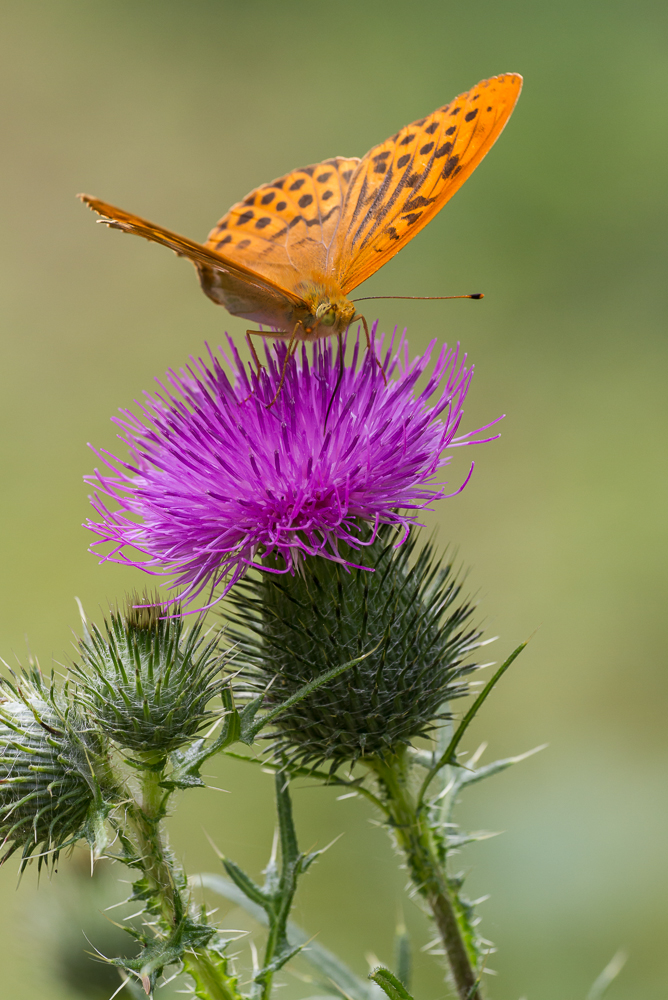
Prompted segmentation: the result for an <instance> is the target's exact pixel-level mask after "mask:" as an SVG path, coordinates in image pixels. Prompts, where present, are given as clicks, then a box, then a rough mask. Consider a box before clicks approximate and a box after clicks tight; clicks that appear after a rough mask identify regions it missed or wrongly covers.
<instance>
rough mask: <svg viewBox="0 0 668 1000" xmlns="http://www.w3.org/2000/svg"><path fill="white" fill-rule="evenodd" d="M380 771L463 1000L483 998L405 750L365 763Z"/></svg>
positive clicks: (387, 802)
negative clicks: (418, 798)
mask: <svg viewBox="0 0 668 1000" xmlns="http://www.w3.org/2000/svg"><path fill="white" fill-rule="evenodd" d="M366 764H367V767H369V768H370V769H371V770H372V771H373V772H374V773H375V775H376V777H377V779H378V782H379V785H380V790H381V793H382V797H383V799H384V804H385V806H386V808H387V810H388V812H389V815H390V823H391V824H392V828H393V830H394V834H395V837H396V839H397V843H398V845H399V847H400V848H401V850H402V851H403V853H404V855H405V856H406V860H407V861H408V866H409V870H410V873H411V878H412V880H413V882H414V883H415V886H416V887H417V890H418V892H419V893H420V895H421V896H422V897H423V898H424V899H425V900H426V902H427V904H428V906H429V908H430V910H431V912H432V914H433V917H434V921H435V923H436V927H437V928H438V933H439V935H440V938H441V941H442V942H443V947H444V949H445V953H446V955H447V958H448V964H449V967H450V972H451V974H452V979H453V981H454V985H455V987H456V990H457V994H458V996H459V998H460V1000H482V991H481V988H480V982H479V976H478V973H477V971H476V968H475V959H474V957H473V956H472V955H470V954H469V952H468V950H467V947H466V943H465V941H464V938H463V936H462V932H461V929H460V926H459V922H458V920H457V909H456V905H455V900H454V898H453V894H452V891H451V889H450V885H449V882H448V876H447V872H446V871H445V870H444V868H443V866H442V864H441V862H440V860H439V857H438V853H437V850H436V845H435V844H434V840H433V836H432V833H431V830H430V829H429V825H428V823H427V821H426V815H425V811H424V810H423V809H420V808H419V806H418V801H417V796H416V795H415V793H414V792H413V790H412V789H411V787H410V780H409V760H408V756H407V751H406V749H405V748H403V749H401V750H400V751H398V752H397V753H396V754H395V755H394V756H392V757H389V756H388V757H387V758H386V759H385V760H381V759H380V758H374V759H373V760H367V761H366Z"/></svg>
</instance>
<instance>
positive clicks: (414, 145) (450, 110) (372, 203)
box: [328, 73, 522, 294]
mask: <svg viewBox="0 0 668 1000" xmlns="http://www.w3.org/2000/svg"><path fill="white" fill-rule="evenodd" d="M521 88H522V77H521V76H518V75H517V74H515V73H507V74H505V75H504V76H495V77H492V78H491V79H489V80H483V81H482V82H481V83H479V84H478V85H477V86H476V87H474V88H473V89H472V90H469V91H467V92H466V93H465V94H460V95H459V97H456V98H455V100H454V101H452V102H451V103H450V104H446V105H445V107H443V108H439V109H438V110H437V111H435V112H434V113H433V114H431V115H429V116H428V117H427V118H422V119H420V121H417V122H413V123H412V124H411V125H407V126H406V127H405V128H403V129H402V130H401V131H400V132H398V133H397V134H396V135H394V136H392V137H391V138H390V139H387V140H386V142H383V143H381V145H380V146H375V147H374V148H373V149H371V150H370V151H369V152H368V153H367V154H366V156H364V157H363V158H362V160H361V161H360V164H359V166H358V168H357V170H356V171H355V174H354V175H353V177H352V179H351V182H350V186H349V188H348V192H347V195H346V199H345V202H344V205H343V211H342V213H341V224H340V227H339V231H338V234H337V236H336V239H335V241H334V243H333V245H332V248H331V255H330V264H329V268H328V270H329V273H330V274H331V275H332V277H334V278H335V279H336V280H337V281H338V282H339V284H340V286H341V288H342V290H343V292H344V293H345V294H347V293H348V292H349V291H351V289H353V288H355V287H356V286H357V285H359V284H360V282H362V281H364V280H365V278H368V277H369V276H370V275H371V274H373V273H374V272H375V271H377V270H378V268H379V267H382V265H383V264H384V263H385V262H386V261H388V260H389V259H390V257H393V256H394V255H395V254H396V253H398V251H399V250H401V248H402V247H403V246H405V245H406V243H408V241H409V240H410V239H412V238H413V236H415V235H416V233H418V232H419V231H420V230H421V229H423V228H424V226H426V225H427V223H428V222H429V221H430V220H431V219H433V217H434V216H435V215H436V213H437V212H438V211H440V209H441V208H443V206H444V205H445V203H446V202H447V201H449V199H450V198H452V196H453V194H454V193H455V191H457V190H458V188H460V187H461V186H462V184H463V183H464V181H465V180H466V178H467V177H468V176H469V175H470V174H471V173H472V172H473V171H474V170H475V168H476V167H477V166H478V164H479V163H480V161H481V160H482V158H483V157H484V156H485V155H486V153H487V152H489V150H490V149H491V147H492V146H493V145H494V143H495V142H496V140H497V139H498V137H499V135H500V134H501V132H502V130H503V128H504V126H505V124H506V122H507V121H508V118H509V117H510V114H511V113H512V110H513V108H514V107H515V103H516V101H517V98H518V97H519V94H520V90H521Z"/></svg>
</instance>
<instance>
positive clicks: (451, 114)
mask: <svg viewBox="0 0 668 1000" xmlns="http://www.w3.org/2000/svg"><path fill="white" fill-rule="evenodd" d="M461 110H462V109H461V108H453V109H452V111H451V112H450V117H451V118H452V116H453V115H458V114H459V112H460V111H461Z"/></svg>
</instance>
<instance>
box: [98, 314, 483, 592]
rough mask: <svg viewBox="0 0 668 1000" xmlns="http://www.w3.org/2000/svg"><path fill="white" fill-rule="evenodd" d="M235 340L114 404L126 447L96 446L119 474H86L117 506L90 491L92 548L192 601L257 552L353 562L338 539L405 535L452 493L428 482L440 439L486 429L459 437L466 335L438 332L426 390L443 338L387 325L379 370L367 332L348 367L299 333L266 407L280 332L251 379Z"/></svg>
mask: <svg viewBox="0 0 668 1000" xmlns="http://www.w3.org/2000/svg"><path fill="white" fill-rule="evenodd" d="M375 329H376V327H375V326H374V330H373V333H374V334H375ZM228 342H229V347H230V352H231V356H228V355H227V354H225V352H224V351H223V350H222V348H219V353H215V354H214V353H213V352H212V351H209V358H208V360H207V361H206V362H205V361H203V360H201V359H200V360H199V361H195V360H192V362H191V364H190V366H189V367H188V368H187V369H184V370H182V371H180V372H179V373H178V374H177V373H176V372H174V371H170V372H168V374H167V378H166V382H165V383H164V384H162V383H159V385H160V388H161V390H162V391H161V392H159V393H158V394H156V395H155V396H150V395H147V399H146V401H145V402H144V403H143V404H139V406H140V414H139V415H138V416H135V415H134V414H133V413H131V412H129V411H127V410H123V411H121V413H122V417H121V418H113V419H114V422H115V423H116V424H117V425H118V426H119V427H120V428H121V431H122V435H120V436H121V437H122V440H125V442H126V443H127V445H128V447H129V449H130V458H129V460H128V461H127V462H124V461H122V460H120V459H116V458H115V457H114V456H113V455H110V454H109V453H100V452H96V454H98V456H99V457H100V458H101V460H102V461H103V462H104V464H105V465H106V466H107V468H108V469H110V470H111V474H109V473H108V472H106V471H104V470H103V471H99V470H96V471H95V474H94V475H92V476H87V477H86V481H87V482H88V483H89V484H91V485H92V486H94V487H95V488H96V489H98V490H99V491H100V492H101V493H103V494H106V495H107V496H108V497H111V498H112V500H114V501H115V502H116V504H117V505H118V506H117V508H116V509H114V510H111V509H109V506H107V502H105V501H103V499H102V498H101V496H100V495H99V494H96V495H95V496H94V497H92V498H91V502H92V504H93V507H94V508H95V510H96V511H97V513H98V515H99V520H98V521H88V522H87V525H86V526H87V527H89V528H90V529H91V530H92V531H94V532H95V533H96V534H97V535H98V536H99V540H98V541H96V542H94V543H93V548H95V547H97V546H100V545H105V544H106V543H111V551H109V552H107V554H106V555H104V556H103V557H102V558H103V561H104V560H111V561H112V562H120V563H124V564H126V565H130V566H137V567H139V568H140V569H143V570H144V571H145V572H148V573H153V574H159V575H163V574H164V575H170V576H174V577H175V579H174V581H173V586H177V587H180V588H184V590H183V592H182V594H181V595H180V596H181V598H182V599H183V598H185V599H186V600H192V599H193V598H194V597H195V596H196V595H198V594H200V593H201V591H202V590H203V589H204V588H205V587H207V586H210V587H211V589H212V591H213V588H215V587H216V586H217V585H219V584H221V583H223V582H224V581H225V582H226V586H225V589H224V593H227V591H228V590H229V589H230V587H231V586H232V585H233V584H234V583H235V582H236V581H237V580H238V579H239V578H240V577H241V576H243V574H244V573H245V572H246V570H247V569H248V568H249V567H250V566H258V567H261V568H263V569H267V566H266V565H264V566H263V565H262V563H260V562H259V561H258V560H259V559H263V558H266V557H267V556H271V555H272V554H273V555H277V554H278V555H280V556H282V557H283V560H284V565H285V569H282V570H277V569H276V568H274V569H273V570H271V571H273V572H279V571H280V572H294V571H295V569H296V568H297V567H298V565H299V561H300V559H302V558H303V557H304V556H307V555H311V556H314V555H320V556H323V557H325V558H327V559H334V560H337V561H343V559H342V556H341V555H340V554H339V552H338V544H337V543H338V542H339V541H342V542H345V543H347V544H348V545H349V546H351V547H352V548H353V549H359V548H361V547H362V546H364V545H368V544H370V543H371V541H373V538H374V537H375V535H376V532H377V529H378V526H379V525H380V524H383V523H385V524H395V525H397V526H401V527H403V529H404V537H405V534H406V532H407V530H408V528H409V526H410V524H411V523H412V522H413V521H414V520H415V515H410V514H408V513H403V514H402V513H400V511H399V509H403V510H404V511H411V510H421V509H424V508H425V507H427V506H428V505H429V504H430V503H431V502H432V501H434V500H438V499H440V498H442V497H444V496H446V495H451V496H452V495H454V494H447V493H446V490H445V487H444V486H443V484H438V483H434V481H433V480H434V476H435V475H436V473H437V472H438V470H439V469H441V468H442V467H443V466H445V465H447V464H448V463H449V461H450V457H449V456H447V455H444V454H443V452H444V450H445V449H446V448H453V447H459V446H462V445H468V444H477V443H481V442H480V441H479V440H476V439H475V438H476V435H477V434H478V433H479V432H471V433H469V434H464V435H462V436H459V437H456V436H455V435H456V433H457V430H458V428H459V424H460V421H461V417H462V406H463V403H464V399H465V396H466V392H467V390H468V387H469V384H470V381H471V377H472V375H473V368H472V367H468V368H467V367H466V356H465V355H464V356H463V357H462V358H460V356H459V349H458V348H457V349H452V348H450V349H449V348H448V347H447V345H446V346H444V347H442V349H441V351H440V353H439V355H438V357H437V359H436V361H435V363H434V366H433V371H432V373H431V376H430V377H429V380H428V383H427V385H426V387H425V388H424V389H423V390H422V391H421V392H420V391H418V390H417V388H416V386H417V382H418V379H419V378H420V376H421V375H422V374H423V373H424V372H425V371H426V370H427V367H428V365H429V362H430V359H431V355H432V352H433V349H434V345H435V343H436V342H435V341H432V342H431V344H430V345H429V347H428V349H427V351H426V353H425V354H424V355H423V356H422V357H416V358H414V359H413V361H409V358H408V345H407V343H406V339H405V337H403V336H402V337H401V338H400V341H399V344H398V347H397V350H396V352H394V353H393V349H394V337H393V338H392V341H391V343H390V345H389V347H388V349H387V351H386V353H385V357H384V360H383V362H382V367H383V371H382V372H381V370H380V364H379V363H378V362H377V361H376V360H374V357H373V356H372V354H371V352H368V351H367V352H366V353H364V354H363V355H362V356H361V351H360V344H359V340H358V341H357V343H356V345H355V348H354V351H353V358H352V363H351V364H350V365H349V366H346V367H344V369H343V371H342V372H341V371H340V368H339V362H338V358H337V357H336V356H335V352H334V350H333V348H332V345H331V342H330V341H327V342H323V341H319V342H317V343H316V344H314V345H313V349H312V355H311V359H310V360H309V357H308V351H307V349H306V346H305V345H304V346H303V347H302V349H301V352H300V354H299V355H297V356H295V357H293V358H291V359H290V360H289V362H288V365H287V370H286V376H285V383H284V385H283V388H282V390H281V392H280V394H279V396H278V398H277V399H276V401H275V403H274V404H273V405H272V406H271V407H268V404H269V403H270V402H271V400H272V399H273V397H274V395H275V393H276V390H277V387H278V385H279V382H280V377H281V370H282V367H283V363H284V359H285V354H286V350H287V347H286V345H285V344H284V343H279V344H277V345H276V349H275V351H269V350H268V351H267V369H266V370H263V371H262V372H261V373H260V375H259V377H258V376H257V375H255V374H254V373H253V374H252V375H251V377H250V379H249V377H248V374H247V372H246V370H245V368H244V365H243V363H242V361H241V359H240V357H239V355H238V353H237V350H236V348H235V346H234V344H233V342H232V340H231V339H230V338H229V337H228ZM382 342H383V338H382V337H381V338H380V339H379V341H378V342H376V343H377V344H378V346H379V347H381V348H382ZM219 354H220V356H219ZM221 357H222V360H223V362H224V364H221ZM226 368H227V370H228V371H229V372H230V373H232V374H231V378H230V377H229V376H228V371H226ZM383 372H384V373H385V379H386V380H387V385H385V379H384V377H383ZM339 379H341V382H340V385H339V386H338V388H337V382H338V381H339ZM436 393H437V394H438V395H437V398H436V401H435V402H434V403H433V404H430V398H431V397H432V395H434V394H436ZM328 408H329V413H328ZM486 440H491V439H490V438H487V439H486ZM472 469H473V466H471V470H472ZM469 478H470V473H469V475H468V476H467V478H466V481H465V482H464V483H463V484H462V486H460V487H459V489H458V490H457V491H456V492H460V490H462V489H463V488H464V486H465V485H466V483H467V482H468V479H469ZM369 526H370V528H369ZM127 549H133V550H135V552H139V553H142V554H143V555H144V556H145V558H143V559H139V558H135V557H133V555H132V553H130V554H128V552H127V551H126V550H127ZM272 563H273V566H274V567H275V566H276V562H275V560H272ZM348 565H353V564H352V563H348ZM355 565H356V564H355Z"/></svg>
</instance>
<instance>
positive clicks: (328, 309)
mask: <svg viewBox="0 0 668 1000" xmlns="http://www.w3.org/2000/svg"><path fill="white" fill-rule="evenodd" d="M315 318H316V319H317V320H318V322H319V323H322V325H323V326H334V324H335V323H336V309H335V308H334V306H331V305H329V303H327V302H322V303H321V304H320V305H319V306H318V308H317V309H316V311H315Z"/></svg>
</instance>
